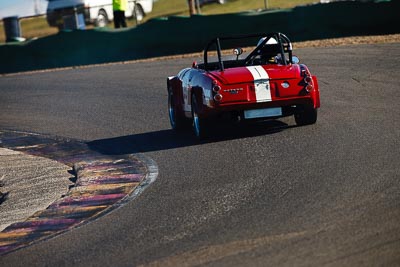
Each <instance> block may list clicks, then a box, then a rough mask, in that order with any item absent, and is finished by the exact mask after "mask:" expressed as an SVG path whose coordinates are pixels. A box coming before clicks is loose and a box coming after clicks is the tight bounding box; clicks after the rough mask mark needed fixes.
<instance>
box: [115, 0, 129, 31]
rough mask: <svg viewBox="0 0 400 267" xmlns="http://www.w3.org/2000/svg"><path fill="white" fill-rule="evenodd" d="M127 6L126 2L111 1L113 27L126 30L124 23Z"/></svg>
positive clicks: (125, 0)
mask: <svg viewBox="0 0 400 267" xmlns="http://www.w3.org/2000/svg"><path fill="white" fill-rule="evenodd" d="M127 5H128V1H127V0H113V11H114V27H115V28H116V29H117V28H120V27H122V28H126V21H125V10H126V7H127Z"/></svg>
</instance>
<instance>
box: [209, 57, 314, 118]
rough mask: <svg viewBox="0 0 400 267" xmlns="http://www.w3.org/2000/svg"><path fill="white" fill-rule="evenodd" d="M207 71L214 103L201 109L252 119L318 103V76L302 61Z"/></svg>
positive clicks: (292, 112) (285, 112)
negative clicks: (232, 113)
mask: <svg viewBox="0 0 400 267" xmlns="http://www.w3.org/2000/svg"><path fill="white" fill-rule="evenodd" d="M208 75H209V76H210V77H211V79H212V91H213V92H212V94H213V103H212V107H211V109H208V111H205V112H204V113H207V112H209V113H210V114H213V113H219V112H227V111H236V112H238V114H239V115H240V116H243V118H245V119H252V118H261V117H281V116H285V115H292V114H294V113H295V111H296V109H300V108H302V107H304V106H306V107H310V108H311V107H312V108H313V109H317V108H319V106H320V102H319V91H318V82H317V78H316V77H315V76H312V75H311V74H310V72H309V70H308V69H307V67H306V66H304V65H298V64H291V65H263V66H262V65H259V66H248V67H237V68H229V69H225V70H224V71H222V72H221V71H212V72H209V73H208ZM204 115H205V116H207V114H204Z"/></svg>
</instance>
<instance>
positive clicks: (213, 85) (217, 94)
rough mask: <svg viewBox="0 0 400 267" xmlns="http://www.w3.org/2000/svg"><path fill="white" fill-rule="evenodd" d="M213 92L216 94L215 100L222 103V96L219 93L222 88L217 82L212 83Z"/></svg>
mask: <svg viewBox="0 0 400 267" xmlns="http://www.w3.org/2000/svg"><path fill="white" fill-rule="evenodd" d="M212 90H213V92H214V93H215V95H214V100H215V101H217V102H220V101H221V100H222V95H221V94H220V93H219V92H220V91H221V86H219V85H218V82H217V81H216V80H213V82H212Z"/></svg>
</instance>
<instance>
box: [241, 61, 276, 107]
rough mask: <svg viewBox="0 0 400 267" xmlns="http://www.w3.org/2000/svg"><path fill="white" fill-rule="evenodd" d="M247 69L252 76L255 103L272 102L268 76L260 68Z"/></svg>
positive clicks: (251, 67)
mask: <svg viewBox="0 0 400 267" xmlns="http://www.w3.org/2000/svg"><path fill="white" fill-rule="evenodd" d="M247 69H248V70H249V71H250V72H251V75H253V79H254V86H255V91H256V100H257V102H268V101H272V97H271V87H270V84H269V76H268V73H267V72H266V71H265V69H264V68H263V67H262V66H250V67H247Z"/></svg>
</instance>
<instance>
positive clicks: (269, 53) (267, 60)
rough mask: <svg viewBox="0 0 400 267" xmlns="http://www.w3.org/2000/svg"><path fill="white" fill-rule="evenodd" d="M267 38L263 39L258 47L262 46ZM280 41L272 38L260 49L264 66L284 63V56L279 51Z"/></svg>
mask: <svg viewBox="0 0 400 267" xmlns="http://www.w3.org/2000/svg"><path fill="white" fill-rule="evenodd" d="M266 38H267V37H263V38H261V39H260V40H259V41H258V43H257V47H258V46H259V45H261V43H262V42H264V41H265V39H266ZM277 47H278V41H277V40H276V39H275V38H273V37H271V38H269V40H268V41H267V42H266V43H265V44H264V46H263V47H261V48H260V50H259V54H260V59H261V63H262V64H281V63H282V56H281V54H280V53H279V52H278V51H277Z"/></svg>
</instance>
